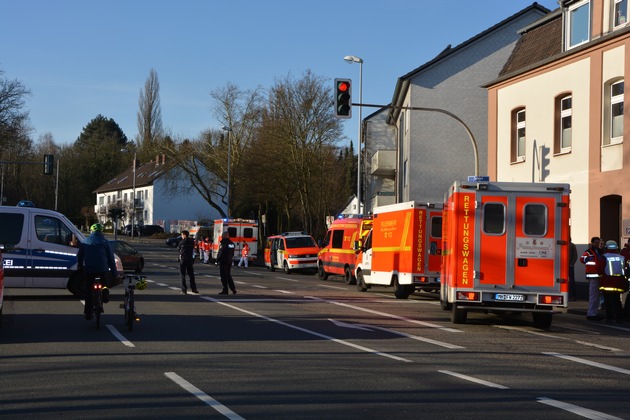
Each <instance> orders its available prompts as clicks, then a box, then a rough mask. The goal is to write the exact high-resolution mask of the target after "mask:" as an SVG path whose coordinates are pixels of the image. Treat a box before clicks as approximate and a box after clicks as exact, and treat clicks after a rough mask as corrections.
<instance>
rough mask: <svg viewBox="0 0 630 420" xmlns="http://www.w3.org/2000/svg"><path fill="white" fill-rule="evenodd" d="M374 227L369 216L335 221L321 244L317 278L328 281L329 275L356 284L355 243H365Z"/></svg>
mask: <svg viewBox="0 0 630 420" xmlns="http://www.w3.org/2000/svg"><path fill="white" fill-rule="evenodd" d="M371 227H372V218H371V217H369V216H366V217H362V216H353V217H347V218H337V219H335V220H334V221H333V222H332V224H331V225H330V228H329V229H328V232H326V236H325V237H324V240H323V241H322V243H321V246H320V248H321V249H320V251H319V255H318V257H317V276H318V277H319V279H320V280H327V279H328V276H329V275H340V276H343V277H344V281H345V282H346V283H347V284H355V283H356V277H355V276H354V268H355V265H356V252H355V250H354V242H355V241H363V239H365V236H366V235H367V234H368V232H369V231H370V229H371Z"/></svg>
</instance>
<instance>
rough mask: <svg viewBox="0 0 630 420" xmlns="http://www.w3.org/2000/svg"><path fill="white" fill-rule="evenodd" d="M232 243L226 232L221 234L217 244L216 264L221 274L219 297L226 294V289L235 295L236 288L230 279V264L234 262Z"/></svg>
mask: <svg viewBox="0 0 630 420" xmlns="http://www.w3.org/2000/svg"><path fill="white" fill-rule="evenodd" d="M234 248H235V247H234V242H232V241H231V240H230V236H229V235H228V233H227V232H223V235H222V236H221V242H220V244H219V252H218V253H217V264H219V273H221V284H222V285H223V290H222V291H221V292H220V293H219V294H220V295H227V294H228V287H229V288H230V290H232V293H234V294H236V287H235V286H234V280H233V279H232V273H231V271H232V262H233V260H234Z"/></svg>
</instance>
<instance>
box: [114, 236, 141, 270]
mask: <svg viewBox="0 0 630 420" xmlns="http://www.w3.org/2000/svg"><path fill="white" fill-rule="evenodd" d="M109 243H110V245H111V247H112V250H113V251H114V253H115V254H116V255H118V257H120V259H121V261H122V266H123V270H124V271H135V272H136V273H140V272H141V271H142V269H143V268H144V257H143V256H142V254H141V253H140V252H138V250H136V249H135V248H134V247H132V246H131V245H129V244H128V243H127V242H125V241H109Z"/></svg>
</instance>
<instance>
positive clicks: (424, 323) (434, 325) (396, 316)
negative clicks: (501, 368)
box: [304, 296, 463, 333]
mask: <svg viewBox="0 0 630 420" xmlns="http://www.w3.org/2000/svg"><path fill="white" fill-rule="evenodd" d="M304 298H305V299H313V300H317V301H320V302H327V303H330V304H333V305H339V306H344V307H346V308H350V309H355V310H357V311H362V312H368V313H371V314H375V315H380V316H382V317H386V318H393V319H398V320H400V321H405V322H409V323H411V324H418V325H422V326H424V327H431V328H437V329H440V330H442V331H448V332H455V333H460V332H463V331H462V330H458V329H455V328H449V327H443V326H441V325H437V324H433V323H430V322H424V321H418V320H416V319H411V318H405V317H404V316H398V315H393V314H388V313H387V312H380V311H374V310H372V309H366V308H361V307H360V306H354V305H349V304H347V303H341V302H335V301H333V300H327V299H322V298H319V297H316V296H304Z"/></svg>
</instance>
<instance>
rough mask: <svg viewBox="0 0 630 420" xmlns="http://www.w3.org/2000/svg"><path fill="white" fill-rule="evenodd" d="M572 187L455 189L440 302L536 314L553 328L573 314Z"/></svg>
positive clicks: (445, 232)
mask: <svg viewBox="0 0 630 420" xmlns="http://www.w3.org/2000/svg"><path fill="white" fill-rule="evenodd" d="M569 194H570V189H569V185H568V184H547V183H519V182H489V181H485V180H484V181H482V182H476V181H468V182H459V181H458V182H455V183H454V184H453V185H452V187H451V188H450V189H449V190H448V192H447V193H446V195H445V198H444V213H443V223H442V225H443V226H442V240H443V243H442V247H443V257H442V270H441V282H442V283H441V288H440V303H441V306H442V309H445V310H450V311H451V321H452V322H453V323H456V324H457V323H465V322H466V320H467V313H468V311H484V312H498V313H501V312H531V313H532V314H533V320H534V325H535V326H536V327H538V328H548V327H549V326H550V325H551V321H552V314H553V313H554V312H557V310H554V308H566V307H567V298H568V279H569V217H570V213H569Z"/></svg>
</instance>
